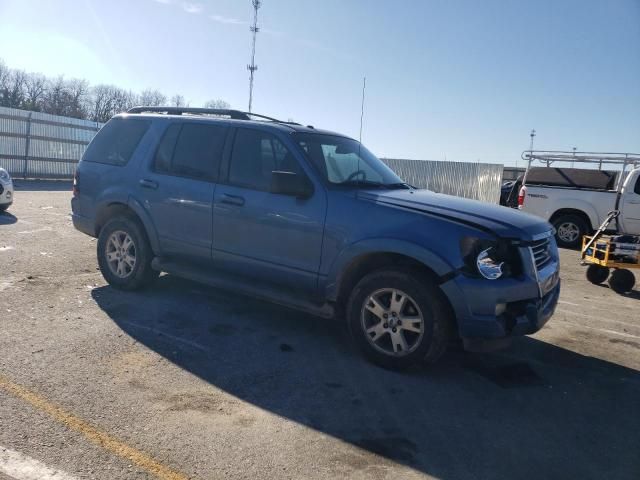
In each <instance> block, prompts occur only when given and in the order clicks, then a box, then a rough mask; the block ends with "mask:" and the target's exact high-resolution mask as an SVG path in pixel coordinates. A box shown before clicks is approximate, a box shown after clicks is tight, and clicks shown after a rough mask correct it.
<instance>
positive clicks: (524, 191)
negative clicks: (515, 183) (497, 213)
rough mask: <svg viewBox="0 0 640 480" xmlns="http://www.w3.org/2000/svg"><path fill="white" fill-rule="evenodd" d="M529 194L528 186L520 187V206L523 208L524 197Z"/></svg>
mask: <svg viewBox="0 0 640 480" xmlns="http://www.w3.org/2000/svg"><path fill="white" fill-rule="evenodd" d="M526 196H527V187H522V188H520V193H518V208H522V207H523V206H524V197H526Z"/></svg>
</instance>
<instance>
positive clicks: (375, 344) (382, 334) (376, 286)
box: [346, 270, 452, 369]
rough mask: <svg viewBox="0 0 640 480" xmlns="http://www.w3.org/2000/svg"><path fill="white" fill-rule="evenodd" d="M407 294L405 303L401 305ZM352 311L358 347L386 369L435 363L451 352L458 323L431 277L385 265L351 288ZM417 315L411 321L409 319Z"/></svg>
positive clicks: (348, 312)
mask: <svg viewBox="0 0 640 480" xmlns="http://www.w3.org/2000/svg"><path fill="white" fill-rule="evenodd" d="M392 295H395V303H394V304H393V305H392V304H391V296H392ZM402 296H404V297H405V301H404V306H403V307H400V308H398V307H399V304H400V303H401V297H402ZM372 297H373V298H374V299H375V300H376V303H377V304H378V305H377V306H376V304H375V303H374V302H373V301H372ZM374 310H375V312H376V313H374ZM383 312H384V313H383ZM394 313H395V316H393V314H394ZM346 315H347V322H348V325H349V331H350V333H351V336H352V338H353V340H354V342H355V343H356V345H357V346H358V348H359V349H360V350H361V351H362V352H363V354H364V355H365V356H366V357H367V358H368V359H369V360H371V361H372V362H374V363H376V364H377V365H380V366H382V367H385V368H393V369H402V368H406V367H409V366H410V365H413V364H416V363H418V362H427V363H434V362H435V361H436V360H438V359H439V358H440V357H441V356H442V354H443V353H444V352H445V350H446V348H447V343H448V340H449V337H450V329H451V323H452V322H451V319H450V313H449V309H448V308H447V305H446V303H445V300H444V299H443V298H442V294H441V293H440V291H439V290H438V289H437V287H436V286H435V285H433V284H432V283H431V282H430V281H428V280H425V279H423V278H421V276H420V275H419V274H415V273H412V272H408V273H407V272H400V271H396V270H381V271H376V272H373V273H370V274H368V275H366V276H365V277H364V278H362V279H361V280H360V281H359V282H358V284H357V285H356V286H355V288H354V289H353V291H352V292H351V296H350V297H349V300H348V302H347V305H346ZM384 315H387V319H386V320H385V318H384ZM411 317H412V320H411V321H409V320H403V319H407V318H411ZM416 318H420V319H421V320H420V321H418V320H416ZM385 322H386V323H385ZM403 324H404V325H403ZM367 330H369V333H367ZM374 337H375V338H374ZM400 337H401V338H400ZM376 338H377V340H376ZM394 339H395V340H394ZM404 347H406V348H404Z"/></svg>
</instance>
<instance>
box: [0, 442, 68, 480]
mask: <svg viewBox="0 0 640 480" xmlns="http://www.w3.org/2000/svg"><path fill="white" fill-rule="evenodd" d="M0 472H2V473H4V474H6V475H9V476H10V477H12V478H14V479H15V480H77V479H76V477H73V476H71V475H69V474H68V473H65V472H62V471H60V470H56V469H53V468H49V467H47V466H46V465H45V464H44V463H42V462H41V461H39V460H36V459H34V458H31V457H27V456H26V455H24V454H22V453H20V452H16V451H15V450H10V449H8V448H5V447H3V446H0Z"/></svg>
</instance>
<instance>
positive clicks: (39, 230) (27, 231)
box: [18, 227, 53, 234]
mask: <svg viewBox="0 0 640 480" xmlns="http://www.w3.org/2000/svg"><path fill="white" fill-rule="evenodd" d="M52 230H53V228H51V227H42V228H36V229H35V230H23V231H22V232H18V233H22V234H25V233H38V232H51V231H52Z"/></svg>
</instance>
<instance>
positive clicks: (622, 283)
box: [609, 268, 636, 293]
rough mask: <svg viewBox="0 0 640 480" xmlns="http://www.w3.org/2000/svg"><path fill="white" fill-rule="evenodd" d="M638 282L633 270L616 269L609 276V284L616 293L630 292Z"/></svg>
mask: <svg viewBox="0 0 640 480" xmlns="http://www.w3.org/2000/svg"><path fill="white" fill-rule="evenodd" d="M635 284H636V277H635V276H634V275H633V272H632V271H631V270H627V269H624V268H622V269H619V270H614V271H613V273H612V274H611V277H609V286H610V287H611V290H613V291H614V292H616V293H629V292H630V291H631V290H633V286H634V285H635Z"/></svg>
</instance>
